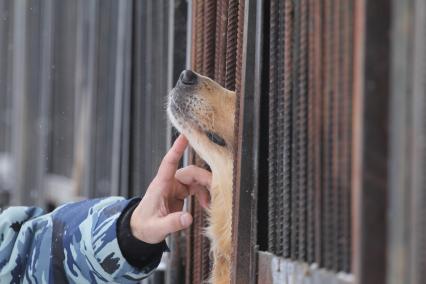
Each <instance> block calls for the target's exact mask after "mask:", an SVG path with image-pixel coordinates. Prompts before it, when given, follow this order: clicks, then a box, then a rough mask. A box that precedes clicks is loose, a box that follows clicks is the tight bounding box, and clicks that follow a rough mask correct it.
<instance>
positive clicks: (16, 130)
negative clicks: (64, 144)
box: [11, 0, 30, 205]
mask: <svg viewBox="0 0 426 284" xmlns="http://www.w3.org/2000/svg"><path fill="white" fill-rule="evenodd" d="M26 9H27V2H26V1H24V0H17V1H14V7H13V11H14V15H13V20H14V21H13V27H14V28H13V34H14V36H13V46H14V52H13V63H12V64H13V69H12V70H13V71H12V72H13V75H12V76H13V77H12V98H13V103H12V105H13V121H14V125H13V133H12V137H13V138H12V145H13V159H14V168H15V171H14V172H15V181H16V182H15V184H16V188H14V194H13V195H12V200H11V203H12V204H15V205H16V204H25V203H28V202H30V200H28V198H29V197H30V195H29V194H27V193H26V192H25V190H24V183H25V177H24V167H25V156H24V155H25V154H24V151H23V149H24V143H25V141H26V137H25V135H26V133H27V131H26V124H25V122H26V119H27V112H26V109H25V106H26V103H25V92H26V90H25V86H26V72H25V63H26V57H27V54H26V46H27V42H26V27H27V17H26V15H25V14H26Z"/></svg>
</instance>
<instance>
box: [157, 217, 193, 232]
mask: <svg viewBox="0 0 426 284" xmlns="http://www.w3.org/2000/svg"><path fill="white" fill-rule="evenodd" d="M191 224H192V216H191V214H189V213H187V212H175V213H171V214H169V215H167V216H165V217H163V218H161V227H162V229H163V230H164V235H168V234H170V233H174V232H177V231H180V230H183V229H186V228H188V227H189V226H191Z"/></svg>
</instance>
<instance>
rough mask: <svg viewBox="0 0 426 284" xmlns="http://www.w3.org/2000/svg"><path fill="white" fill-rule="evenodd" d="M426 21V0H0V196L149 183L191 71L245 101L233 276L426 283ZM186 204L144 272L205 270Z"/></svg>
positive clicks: (45, 202) (198, 223) (85, 192)
mask: <svg viewBox="0 0 426 284" xmlns="http://www.w3.org/2000/svg"><path fill="white" fill-rule="evenodd" d="M425 30H426V2H425V1H424V0H405V1H400V0H359V1H358V0H128V1H125V0H122V1H116V0H61V1H55V0H0V207H1V208H3V207H6V206H9V205H38V206H41V207H43V208H45V209H47V210H52V209H53V208H55V207H56V206H58V205H60V204H62V203H64V202H69V201H75V200H80V199H84V198H93V197H102V196H110V195H122V196H125V197H130V196H137V195H141V194H143V193H144V191H145V189H146V187H147V185H148V184H149V182H150V181H151V179H152V177H153V176H154V174H155V171H156V169H157V167H158V165H159V162H160V160H161V158H162V156H163V155H164V153H165V152H166V150H167V148H168V147H169V145H170V143H171V141H172V140H173V138H174V137H175V135H176V133H175V132H174V130H173V129H172V127H171V126H170V124H169V123H168V122H167V117H166V111H165V109H166V96H167V93H168V90H170V88H171V87H172V86H173V85H174V83H175V82H176V80H177V78H178V76H179V74H180V72H181V71H182V70H183V69H186V68H191V69H193V70H195V71H197V72H199V73H202V74H204V75H206V76H209V77H211V78H213V79H214V80H216V81H217V82H219V83H220V84H221V85H223V86H224V87H226V88H228V89H231V90H235V91H236V96H237V114H236V127H235V133H236V137H237V141H236V149H237V151H236V153H235V164H234V172H233V175H234V176H233V181H234V187H233V198H234V200H233V205H234V206H233V230H232V233H233V246H232V247H233V267H232V275H233V283H235V284H254V283H261V284H269V283H310V284H313V283H318V284H328V283H336V284H337V283H338V284H355V283H362V284H370V283H371V284H377V283H392V284H400V283H412V284H418V283H425V281H424V280H425V279H426V269H425V267H426V246H425V244H426V218H425V216H426V186H425V178H424V176H425V175H424V173H425V171H426V147H425V146H426V118H425V115H424V112H425V111H424V110H425V108H426V96H425V94H426V84H425V78H426V33H425ZM188 152H189V153H188V154H187V155H186V157H185V159H184V163H185V164H188V163H196V164H198V165H203V162H202V161H200V160H199V159H198V158H197V157H196V155H195V154H194V153H192V152H191V151H188ZM187 205H188V207H187V209H188V210H189V211H190V212H191V213H192V214H193V215H194V226H191V228H189V229H188V230H185V231H183V232H179V233H177V234H173V235H172V236H170V237H169V240H168V243H169V246H170V247H171V253H170V254H167V255H166V256H165V258H164V260H163V262H162V263H161V265H160V269H159V271H158V272H157V273H155V274H154V275H153V277H152V278H150V279H149V280H146V282H145V283H167V284H172V283H186V284H192V283H196V284H198V283H204V281H205V280H207V279H208V277H209V273H210V269H211V265H212V263H211V259H210V255H209V241H208V239H207V238H206V237H205V236H204V234H203V226H205V225H206V216H205V214H204V213H203V210H202V209H201V208H200V206H199V205H198V204H197V203H196V202H194V200H193V199H192V200H190V199H189V200H188V201H187Z"/></svg>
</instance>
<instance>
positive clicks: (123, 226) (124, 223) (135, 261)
mask: <svg viewBox="0 0 426 284" xmlns="http://www.w3.org/2000/svg"><path fill="white" fill-rule="evenodd" d="M140 200H141V199H140V198H135V199H132V200H131V201H130V202H129V204H128V205H127V206H126V208H124V210H123V212H122V213H121V215H120V217H119V218H118V221H117V224H118V226H117V239H118V245H119V246H120V250H121V253H122V254H123V256H124V258H125V259H126V260H127V262H128V263H130V264H131V265H132V266H134V267H136V268H138V269H143V268H145V267H146V266H147V265H150V264H152V263H153V262H156V263H157V265H158V263H159V262H160V259H161V256H162V255H163V252H164V251H169V248H168V247H167V244H166V242H165V241H162V242H161V243H158V244H148V243H145V242H143V241H141V240H139V239H137V238H135V237H134V236H133V235H132V231H131V229H130V218H131V216H132V213H133V211H134V210H135V208H136V206H137V205H138V204H139V202H140Z"/></svg>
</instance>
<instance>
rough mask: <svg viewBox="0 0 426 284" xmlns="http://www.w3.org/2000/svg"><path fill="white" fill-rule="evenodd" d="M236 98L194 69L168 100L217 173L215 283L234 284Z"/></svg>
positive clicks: (212, 235) (211, 215) (211, 214)
mask: <svg viewBox="0 0 426 284" xmlns="http://www.w3.org/2000/svg"><path fill="white" fill-rule="evenodd" d="M235 100H236V97H235V92H233V91H230V90H227V89H225V88H223V87H222V86H220V85H219V84H218V83H216V82H215V81H213V80H212V79H210V78H208V77H205V76H202V75H200V74H197V73H195V72H193V71H191V70H185V71H183V72H182V73H181V75H180V77H179V80H178V82H177V84H176V86H175V87H174V88H173V89H172V90H171V91H170V93H169V97H168V106H167V113H168V117H169V119H170V121H171V123H172V124H173V125H174V126H175V127H176V129H177V130H178V131H179V132H181V133H183V134H184V135H185V136H186V137H187V139H188V141H189V143H190V145H191V146H192V148H193V149H194V150H195V152H196V153H197V154H198V155H199V156H200V157H201V158H202V159H203V160H204V161H205V162H206V163H207V164H208V165H209V167H210V169H211V171H212V186H211V189H210V195H211V202H210V206H209V208H208V209H207V214H208V223H209V225H208V227H207V228H206V235H207V237H208V238H209V239H210V241H211V253H212V256H213V268H212V272H211V277H210V283H213V284H222V283H223V284H225V283H230V277H231V275H230V271H231V264H232V263H231V254H232V247H231V238H232V171H233V157H234V151H235V149H234V139H235V137H234V119H235V118H234V116H235Z"/></svg>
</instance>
